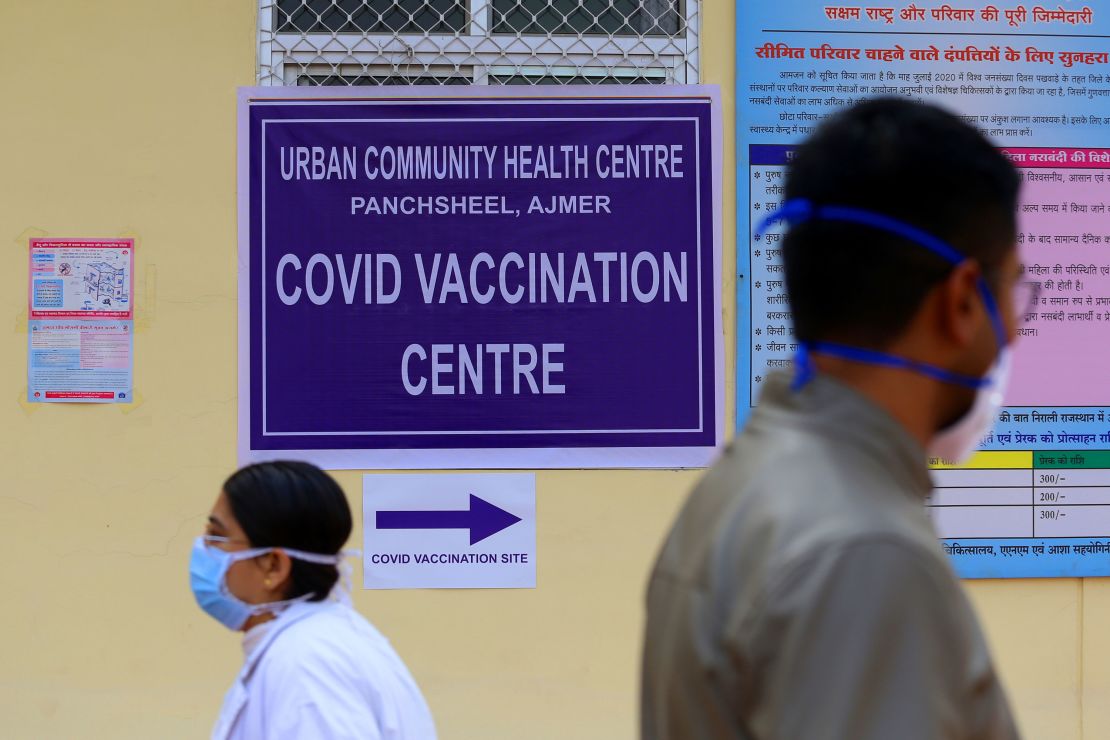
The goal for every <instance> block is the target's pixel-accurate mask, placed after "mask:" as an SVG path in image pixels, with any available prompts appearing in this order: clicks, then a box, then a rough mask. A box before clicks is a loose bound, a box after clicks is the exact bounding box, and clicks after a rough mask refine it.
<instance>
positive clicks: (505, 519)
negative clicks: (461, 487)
mask: <svg viewBox="0 0 1110 740" xmlns="http://www.w3.org/2000/svg"><path fill="white" fill-rule="evenodd" d="M519 521H521V519H520V517H519V516H516V515H514V514H510V513H509V512H507V511H505V510H504V509H502V508H501V507H499V506H494V505H493V504H491V503H490V502H489V501H486V500H484V499H480V498H478V497H477V496H475V495H474V494H473V493H472V494H470V509H468V510H465V511H379V512H377V518H376V520H375V524H376V527H377V528H378V529H469V530H470V544H472V545H475V544H477V543H479V542H481V541H482V540H484V539H486V538H487V537H492V536H493V535H495V534H497V533H498V532H500V531H501V530H503V529H507V528H508V527H511V526H513V525H514V524H516V523H517V522H519Z"/></svg>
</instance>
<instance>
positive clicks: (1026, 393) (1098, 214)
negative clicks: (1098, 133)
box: [1006, 148, 1110, 406]
mask: <svg viewBox="0 0 1110 740" xmlns="http://www.w3.org/2000/svg"><path fill="white" fill-rule="evenodd" d="M1006 151H1007V154H1009V155H1010V156H1011V159H1013V160H1014V163H1015V164H1016V165H1017V166H1018V167H1020V168H1021V170H1022V178H1023V181H1024V182H1023V186H1022V206H1021V212H1020V218H1019V235H1018V242H1019V248H1020V251H1021V256H1022V261H1023V262H1024V264H1025V267H1026V271H1027V278H1028V279H1029V280H1033V281H1037V282H1040V283H1041V286H1042V289H1041V294H1040V300H1039V302H1038V303H1039V305H1038V306H1036V307H1035V310H1034V311H1031V312H1030V313H1031V314H1035V315H1033V316H1031V317H1030V318H1031V320H1030V321H1028V323H1026V324H1025V328H1024V330H1023V331H1022V334H1023V336H1020V337H1019V338H1018V341H1017V345H1016V348H1015V352H1016V357H1015V363H1014V366H1015V369H1014V377H1013V379H1012V381H1011V384H1010V389H1009V392H1008V393H1007V395H1006V404H1007V405H1011V406H1094V405H1110V348H1108V347H1107V346H1106V341H1105V337H1106V332H1107V331H1108V330H1110V218H1108V215H1110V212H1108V205H1110V150H1106V149H1049V148H1046V149H1008V150H1006Z"/></svg>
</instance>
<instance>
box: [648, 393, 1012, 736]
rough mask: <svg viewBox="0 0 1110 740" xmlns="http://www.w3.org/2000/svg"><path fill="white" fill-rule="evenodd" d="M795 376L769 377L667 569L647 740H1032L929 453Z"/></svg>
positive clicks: (875, 417)
mask: <svg viewBox="0 0 1110 740" xmlns="http://www.w3.org/2000/svg"><path fill="white" fill-rule="evenodd" d="M789 383H790V379H789V377H786V376H784V375H777V376H772V377H771V378H769V379H768V381H767V383H766V384H765V386H764V388H763V395H762V400H761V402H760V405H759V407H758V408H757V409H756V410H755V412H754V413H753V414H752V417H751V419H750V421H749V422H748V424H747V426H746V427H745V429H744V430H743V432H742V433H741V434H740V435H739V437H738V438H737V439H736V440H735V442H734V443H733V444H732V445H731V446H730V447H729V448H728V449H727V450H726V451H725V452H724V454H723V456H722V457H721V459H720V460H719V461H718V462H717V463H716V464H715V465H714V466H713V467H712V469H710V470H709V471H708V473H707V474H706V475H705V477H704V478H703V479H702V481H701V482H700V483H699V485H698V486H697V488H696V489H695V490H694V492H693V494H691V496H690V498H689V500H688V501H687V502H686V505H685V507H684V508H683V510H682V512H681V514H680V515H679V518H678V520H677V522H676V523H675V525H674V527H673V529H672V530H671V532H670V534H669V536H668V537H667V540H666V543H665V544H664V546H663V551H662V553H661V554H660V556H659V560H658V562H657V563H656V566H655V570H654V572H653V573H652V576H651V582H650V585H649V588H648V599H647V607H648V615H647V617H648V619H647V631H646V635H645V640H644V655H643V685H642V691H643V695H642V713H641V723H642V724H641V730H642V736H643V738H645V739H650V740H656V739H663V738H666V739H668V740H701V739H702V738H722V739H724V738H743V739H745V740H747V739H753V740H754V739H757V738H758V739H759V740H770V739H771V738H776V739H778V738H782V739H783V740H820V739H821V738H830V739H837V740H841V739H843V740H871V739H874V740H916V739H917V738H921V739H922V740H924V739H926V738H929V739H930V740H931V739H933V738H960V739H961V740H962V739H963V738H992V739H993V738H1016V737H1017V736H1018V733H1017V730H1016V729H1015V726H1014V722H1013V719H1012V717H1011V715H1010V710H1009V707H1008V705H1007V702H1006V698H1005V695H1004V693H1003V691H1002V688H1001V687H1000V685H999V683H998V679H997V678H996V676H995V673H994V670H993V667H992V665H991V659H990V654H989V652H988V649H987V645H986V643H985V641H984V639H983V635H982V633H981V632H980V629H979V625H978V623H977V621H976V618H975V615H974V613H973V612H972V610H971V607H970V605H969V603H968V601H967V597H966V596H965V595H964V592H963V589H962V588H961V586H960V583H959V581H958V580H957V578H956V576H955V574H954V573H953V571H952V568H951V566H950V564H949V563H948V560H947V558H946V557H945V555H944V551H943V550H942V549H941V547H940V543H939V542H938V540H937V535H936V533H935V531H934V530H933V526H932V522H931V521H930V519H929V516H928V514H927V513H926V511H925V507H924V498H925V496H926V495H927V494H928V493H929V491H930V489H931V482H930V479H929V472H928V469H927V467H926V455H925V452H924V450H922V449H921V447H920V445H918V444H917V442H916V441H915V440H914V439H913V438H912V437H911V436H910V435H909V433H908V432H906V430H905V429H904V428H903V427H902V426H901V425H900V424H898V423H897V422H896V421H895V420H894V419H893V418H891V417H890V416H889V415H888V414H887V413H886V412H884V411H883V410H881V409H880V408H878V407H877V406H875V405H874V404H872V403H871V402H869V401H867V400H866V399H865V398H863V397H862V396H860V395H859V394H857V393H856V392H854V391H852V390H850V389H849V388H847V387H846V386H843V385H841V384H839V383H837V382H836V381H833V380H831V379H828V378H826V377H821V376H818V377H816V378H815V379H814V380H813V381H811V382H810V383H809V384H808V385H807V386H806V387H805V388H803V389H802V390H800V391H798V392H792V391H791V390H790V388H789Z"/></svg>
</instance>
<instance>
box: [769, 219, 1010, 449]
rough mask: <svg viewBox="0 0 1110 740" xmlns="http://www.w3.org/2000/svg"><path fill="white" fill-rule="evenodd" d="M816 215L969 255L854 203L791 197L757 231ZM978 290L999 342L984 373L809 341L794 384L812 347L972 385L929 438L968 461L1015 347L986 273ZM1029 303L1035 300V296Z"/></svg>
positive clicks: (995, 407) (802, 378)
mask: <svg viewBox="0 0 1110 740" xmlns="http://www.w3.org/2000/svg"><path fill="white" fill-rule="evenodd" d="M813 220H824V221H843V222H847V223H854V224H859V225H861V226H867V227H870V228H873V229H879V230H881V231H887V232H890V233H892V234H895V235H897V236H900V237H902V238H904V239H907V240H909V241H911V242H914V243H915V244H918V245H920V246H921V247H923V248H925V249H927V250H929V251H930V252H932V253H933V254H936V255H938V256H939V257H941V258H942V259H944V260H945V261H947V262H949V263H950V264H952V265H953V266H954V265H959V264H961V263H962V262H964V261H965V260H966V259H967V258H966V257H965V256H964V255H963V254H962V253H961V252H960V251H958V250H957V249H955V248H953V247H952V246H951V245H950V244H948V243H947V242H945V241H944V240H942V239H939V238H937V237H935V236H933V235H932V234H930V233H928V232H926V231H922V230H921V229H918V228H917V227H915V226H911V225H910V224H907V223H905V222H903V221H899V220H898V219H895V218H891V217H890V216H886V215H883V214H881V213H875V212H873V211H868V210H864V209H861V208H853V207H850V206H816V205H814V204H812V203H810V202H809V201H807V200H802V199H796V200H790V201H787V202H786V203H784V204H783V206H782V208H780V209H779V210H777V211H775V212H774V213H771V214H770V215H768V216H767V217H766V218H765V219H763V221H762V222H761V223H760V225H759V227H758V228H757V230H756V234H757V235H762V234H763V232H764V231H766V229H767V228H768V227H769V226H770V225H771V224H773V223H776V222H778V221H784V222H786V223H787V224H789V225H795V224H799V223H803V222H806V221H813ZM978 292H979V297H980V298H981V300H982V301H983V306H984V308H985V309H986V311H987V316H988V317H989V319H990V322H991V329H992V330H993V332H994V336H995V341H996V343H997V347H998V352H997V355H996V357H995V360H994V363H993V364H992V366H991V368H990V369H989V370H988V371H987V374H986V375H985V376H983V377H981V378H976V377H973V376H969V375H963V374H960V373H954V372H952V371H950V370H945V369H944V368H941V367H937V366H935V365H930V364H927V363H923V362H917V361H915V360H910V359H907V358H904V357H898V356H896V355H891V354H887V353H885V352H879V351H877V350H870V349H864V348H862V347H850V346H847V345H843V344H838V343H835V342H807V343H803V344H801V345H800V346H799V350H798V354H797V355H796V356H795V358H794V367H795V376H794V383H793V386H792V388H793V389H794V390H798V389H800V388H802V387H803V386H805V385H806V383H808V382H809V381H810V379H811V378H812V377H813V374H814V366H813V361H812V359H811V357H810V355H811V354H813V353H816V354H823V355H827V356H830V357H838V358H841V359H845V360H850V361H852V362H860V363H864V364H868V365H878V366H881V367H893V368H901V369H904V370H910V371H912V372H916V373H919V374H921V375H925V376H927V377H930V378H933V379H934V380H939V381H941V382H944V383H952V384H955V385H962V386H965V387H967V388H972V389H974V390H975V391H976V396H975V400H974V402H973V403H972V404H971V406H970V407H969V408H968V410H967V411H966V412H965V413H964V414H963V416H961V417H960V418H959V419H957V420H956V421H955V422H953V423H952V424H950V425H948V426H947V427H945V428H944V429H942V430H940V431H939V432H937V434H936V435H935V436H934V437H933V439H932V440H931V441H930V443H929V450H928V452H929V454H930V455H932V456H935V457H940V458H943V459H945V460H949V461H953V462H963V461H964V460H966V459H967V458H968V457H970V456H971V454H972V453H973V452H974V451H975V449H976V447H978V444H979V441H980V440H981V439H982V438H983V437H984V436H985V435H986V434H987V432H989V431H990V430H991V427H992V426H993V425H994V421H995V419H996V418H997V416H998V412H999V410H1000V409H1001V408H1002V404H1003V399H1004V394H1005V389H1006V383H1007V382H1008V380H1009V371H1010V348H1009V346H1008V342H1007V341H1006V331H1005V329H1004V328H1003V324H1002V317H1001V315H1000V314H999V311H998V303H997V302H996V301H995V299H994V296H993V295H992V294H991V291H990V288H989V287H988V286H987V283H986V281H985V280H984V279H983V278H982V277H980V278H979V282H978ZM1029 303H1030V305H1031V303H1032V297H1030V300H1029ZM1023 308H1027V306H1023Z"/></svg>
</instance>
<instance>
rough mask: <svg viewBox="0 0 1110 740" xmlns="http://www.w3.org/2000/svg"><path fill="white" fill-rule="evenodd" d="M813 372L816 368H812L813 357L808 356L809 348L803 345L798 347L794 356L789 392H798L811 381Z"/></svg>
mask: <svg viewBox="0 0 1110 740" xmlns="http://www.w3.org/2000/svg"><path fill="white" fill-rule="evenodd" d="M815 372H816V368H815V367H814V366H813V357H812V356H810V354H809V348H808V347H807V346H806V345H804V344H802V345H799V346H798V352H797V354H795V355H794V380H793V382H791V383H790V390H792V391H800V390H801V389H802V388H804V387H805V386H806V385H807V384H808V383H809V381H811V380H813V375H814V373H815Z"/></svg>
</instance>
